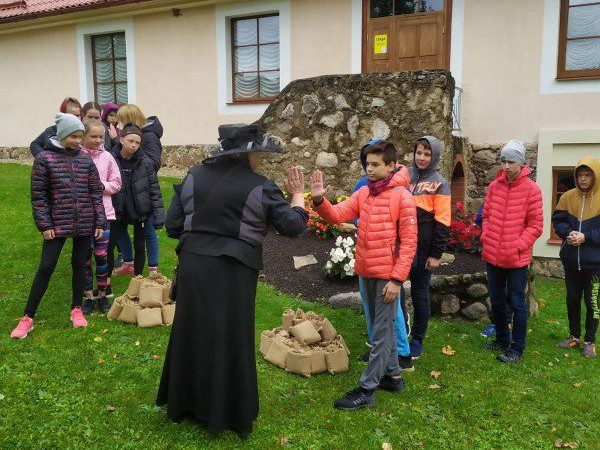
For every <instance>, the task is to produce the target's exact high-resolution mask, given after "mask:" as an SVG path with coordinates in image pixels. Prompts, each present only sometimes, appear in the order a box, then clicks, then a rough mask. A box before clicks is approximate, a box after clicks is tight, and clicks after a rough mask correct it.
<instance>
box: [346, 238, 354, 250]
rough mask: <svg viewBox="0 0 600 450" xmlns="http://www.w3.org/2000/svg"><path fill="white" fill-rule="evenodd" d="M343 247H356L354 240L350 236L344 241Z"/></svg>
mask: <svg viewBox="0 0 600 450" xmlns="http://www.w3.org/2000/svg"><path fill="white" fill-rule="evenodd" d="M343 245H344V247H346V248H348V247H350V246H352V245H354V241H353V240H352V238H351V237H350V236H348V237H347V238H346V239H344V241H343Z"/></svg>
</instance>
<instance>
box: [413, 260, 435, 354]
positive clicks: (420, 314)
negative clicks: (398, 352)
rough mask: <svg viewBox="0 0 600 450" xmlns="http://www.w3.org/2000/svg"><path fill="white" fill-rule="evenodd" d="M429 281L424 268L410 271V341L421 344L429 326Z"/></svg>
mask: <svg viewBox="0 0 600 450" xmlns="http://www.w3.org/2000/svg"><path fill="white" fill-rule="evenodd" d="M430 281H431V272H430V271H429V270H427V269H426V268H424V267H413V268H412V269H410V295H411V297H412V304H413V310H414V313H413V314H414V317H413V326H412V329H411V332H410V334H411V336H412V339H415V340H417V341H419V342H423V339H425V333H426V332H427V326H428V324H429V315H430V314H431V306H430V303H429V282H430Z"/></svg>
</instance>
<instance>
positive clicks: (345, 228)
mask: <svg viewBox="0 0 600 450" xmlns="http://www.w3.org/2000/svg"><path fill="white" fill-rule="evenodd" d="M338 228H339V229H340V231H341V232H342V233H354V232H355V231H356V227H355V226H354V224H352V223H340V224H339V225H338Z"/></svg>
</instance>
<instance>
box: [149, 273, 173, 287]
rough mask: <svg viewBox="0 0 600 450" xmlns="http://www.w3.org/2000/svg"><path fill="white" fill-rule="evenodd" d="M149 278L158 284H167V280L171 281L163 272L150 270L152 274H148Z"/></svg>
mask: <svg viewBox="0 0 600 450" xmlns="http://www.w3.org/2000/svg"><path fill="white" fill-rule="evenodd" d="M148 279H149V280H152V281H155V282H156V283H158V284H161V285H162V284H165V283H166V282H167V281H169V279H168V278H167V277H165V276H164V275H163V274H161V273H158V272H150V275H148Z"/></svg>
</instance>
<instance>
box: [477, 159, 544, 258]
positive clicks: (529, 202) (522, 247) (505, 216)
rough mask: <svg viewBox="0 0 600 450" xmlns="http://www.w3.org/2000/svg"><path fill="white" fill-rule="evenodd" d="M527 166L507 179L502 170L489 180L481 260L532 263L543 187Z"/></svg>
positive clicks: (540, 222)
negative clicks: (530, 176)
mask: <svg viewBox="0 0 600 450" xmlns="http://www.w3.org/2000/svg"><path fill="white" fill-rule="evenodd" d="M530 174H531V170H529V168H527V167H523V169H521V173H520V174H519V176H518V177H517V179H516V180H515V181H513V182H512V183H509V182H508V179H507V178H506V173H505V172H504V171H503V170H501V171H500V172H499V173H498V175H496V179H495V180H494V181H492V183H491V184H490V187H489V188H488V191H487V194H486V196H485V203H484V207H483V227H482V229H483V233H482V235H481V243H482V244H483V252H482V257H483V259H484V261H486V262H488V263H489V264H492V265H494V266H497V267H501V268H504V269H516V268H519V267H525V266H528V265H529V264H531V253H532V249H533V244H534V242H535V241H536V240H537V238H539V237H540V236H541V234H542V228H543V225H544V214H543V211H542V191H541V190H540V188H539V186H538V185H537V184H535V183H534V182H533V181H532V180H531V179H530V178H529V175H530Z"/></svg>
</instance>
